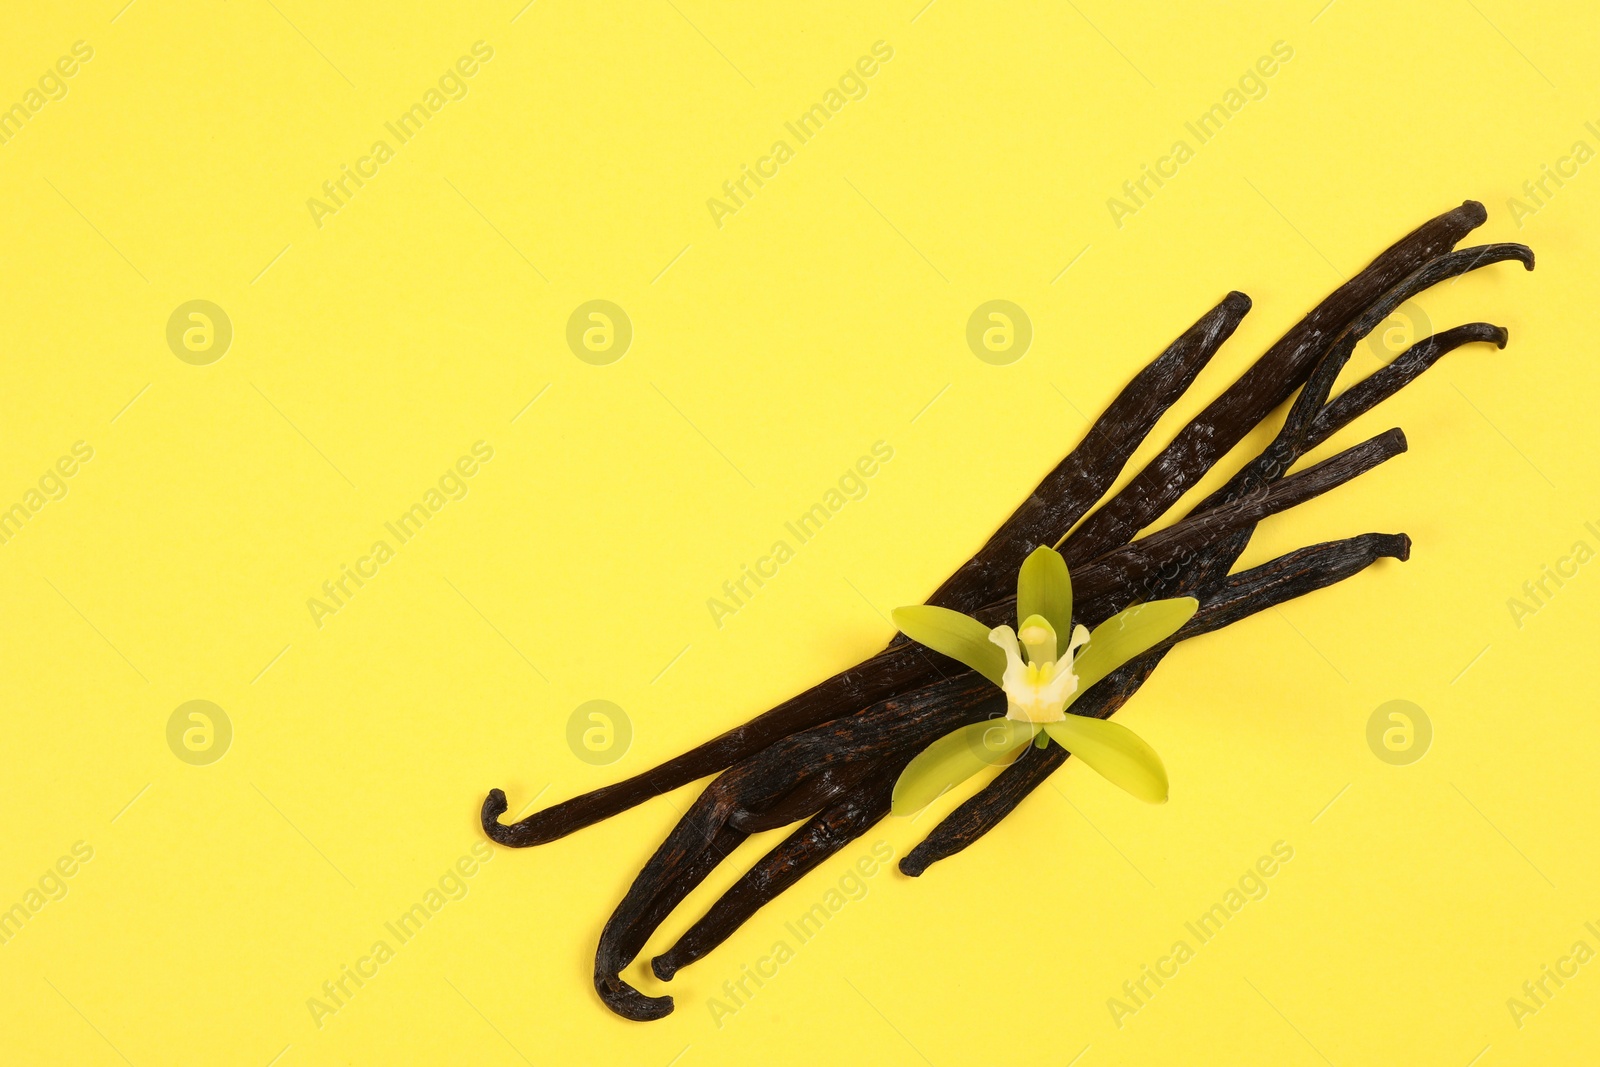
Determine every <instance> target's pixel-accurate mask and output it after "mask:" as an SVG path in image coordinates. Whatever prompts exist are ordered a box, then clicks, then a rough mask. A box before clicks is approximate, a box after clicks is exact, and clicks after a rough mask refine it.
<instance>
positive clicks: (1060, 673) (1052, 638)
mask: <svg viewBox="0 0 1600 1067" xmlns="http://www.w3.org/2000/svg"><path fill="white" fill-rule="evenodd" d="M989 640H990V641H992V642H994V643H995V644H997V645H999V646H1000V648H1001V649H1003V650H1004V651H1005V654H1006V673H1005V676H1004V678H1003V679H1002V680H1001V682H1000V688H1001V689H1003V690H1005V694H1006V718H1008V719H1015V720H1017V721H1019V722H1061V721H1062V720H1063V719H1065V718H1066V717H1067V716H1066V710H1065V709H1066V706H1067V701H1068V700H1070V699H1071V698H1072V694H1074V693H1076V692H1077V691H1078V676H1077V674H1076V673H1074V672H1073V670H1072V659H1073V656H1074V655H1076V653H1077V652H1078V650H1079V649H1080V648H1082V647H1083V646H1084V645H1085V644H1087V643H1088V640H1089V630H1088V628H1087V627H1084V626H1082V625H1079V626H1077V627H1075V628H1074V629H1073V631H1072V641H1071V643H1070V644H1068V646H1067V649H1066V651H1065V652H1064V653H1062V654H1061V655H1060V657H1059V658H1057V654H1056V652H1057V649H1056V632H1055V629H1054V628H1053V627H1051V625H1050V623H1049V622H1047V621H1045V619H1043V618H1041V617H1040V616H1038V615H1030V616H1029V617H1028V618H1027V619H1025V620H1024V621H1023V624H1022V632H1021V633H1020V634H1019V633H1017V632H1016V631H1014V630H1012V629H1011V627H1009V626H996V627H995V628H994V629H993V630H990V631H989ZM1024 648H1026V649H1027V653H1028V655H1027V661H1026V662H1024V661H1023V656H1022V653H1023V649H1024Z"/></svg>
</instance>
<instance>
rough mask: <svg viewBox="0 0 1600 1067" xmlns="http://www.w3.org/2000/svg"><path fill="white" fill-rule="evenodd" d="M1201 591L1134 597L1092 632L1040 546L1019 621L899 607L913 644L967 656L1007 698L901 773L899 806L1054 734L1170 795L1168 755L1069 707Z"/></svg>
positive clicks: (1104, 765) (1164, 633)
mask: <svg viewBox="0 0 1600 1067" xmlns="http://www.w3.org/2000/svg"><path fill="white" fill-rule="evenodd" d="M1199 606H1200V605H1199V601H1197V600H1195V599H1194V598H1193V597H1176V598H1173V599H1170V600H1154V601H1150V602H1148V603H1144V604H1135V605H1134V606H1133V607H1131V608H1128V609H1127V610H1125V611H1121V612H1119V613H1117V614H1116V615H1113V616H1112V617H1111V618H1109V619H1107V620H1106V621H1105V622H1103V623H1101V624H1100V625H1099V626H1097V627H1095V628H1094V630H1093V631H1092V632H1091V631H1090V630H1089V629H1088V628H1087V627H1085V626H1083V625H1082V624H1079V625H1077V626H1074V625H1073V624H1072V581H1071V578H1070V577H1069V576H1068V574H1067V563H1066V560H1064V559H1062V558H1061V554H1060V553H1059V552H1056V551H1055V550H1054V549H1052V548H1046V547H1040V548H1037V549H1035V550H1034V551H1033V553H1032V554H1031V555H1030V556H1028V558H1027V559H1026V560H1024V561H1023V564H1022V569H1021V570H1020V571H1018V573H1017V628H1016V629H1015V630H1013V629H1012V628H1011V627H1010V626H996V627H994V628H993V629H991V628H989V627H987V626H985V625H984V624H983V623H981V622H979V621H978V620H977V619H974V618H972V617H970V616H967V615H963V614H961V613H960V612H958V611H951V610H949V609H948V608H937V607H930V606H927V605H919V606H915V607H905V608H897V609H896V610H895V612H894V621H895V625H896V626H898V627H899V628H900V630H901V632H902V633H904V634H905V635H906V636H907V637H910V638H911V639H912V640H914V641H918V642H921V643H922V644H924V645H927V646H928V647H929V648H931V649H933V650H934V651H936V652H942V653H944V654H945V655H947V656H950V657H951V658H953V659H957V660H960V661H961V662H962V663H965V664H966V665H967V666H969V667H971V668H972V669H973V670H975V671H977V672H978V673H979V674H982V675H983V676H984V677H986V678H988V679H989V680H990V681H992V682H994V683H995V684H996V685H998V686H999V687H1000V688H1001V690H1002V691H1004V693H1005V695H1006V715H1005V718H1003V719H988V720H985V721H983V722H980V723H974V724H972V725H971V726H966V727H963V728H962V729H960V730H957V731H955V732H954V733H951V734H947V735H945V736H944V737H942V738H940V739H939V740H938V741H935V742H934V743H933V744H931V745H929V746H928V747H927V748H926V749H924V750H923V751H922V752H921V753H920V754H919V755H918V756H917V757H916V758H915V759H913V760H912V761H911V762H910V764H908V765H907V767H906V769H905V771H904V772H902V773H901V775H900V778H899V780H898V781H897V782H896V783H895V787H894V800H893V810H894V813H895V814H896V815H909V814H911V813H913V812H915V811H918V810H920V809H921V808H922V807H923V806H925V805H926V804H928V803H929V802H930V801H932V800H933V799H934V798H935V797H937V796H939V795H940V794H941V793H943V792H945V791H946V790H948V789H951V788H953V787H954V786H957V785H959V784H961V783H962V782H963V781H965V780H966V779H968V778H970V777H971V776H972V775H974V774H977V773H978V772H979V771H981V770H983V769H985V768H986V767H992V766H996V765H999V764H1001V763H1004V762H1008V761H1009V759H1010V758H1011V757H1012V756H1013V755H1014V754H1015V753H1017V752H1018V751H1020V750H1021V749H1022V748H1023V746H1025V745H1026V744H1027V743H1028V742H1030V741H1033V742H1034V743H1036V744H1037V745H1039V747H1041V748H1043V747H1045V746H1046V745H1048V744H1049V743H1050V742H1051V741H1052V740H1054V741H1055V742H1056V743H1057V744H1059V745H1061V746H1062V747H1064V748H1066V749H1068V750H1069V751H1071V752H1072V753H1073V755H1075V756H1077V757H1078V758H1079V759H1081V760H1083V762H1084V763H1086V764H1088V765H1089V766H1090V767H1092V768H1094V769H1095V770H1096V771H1098V772H1099V773H1100V774H1102V775H1104V776H1105V777H1106V778H1107V779H1109V780H1110V781H1112V782H1113V783H1115V784H1116V785H1119V786H1121V787H1122V788H1123V789H1126V790H1127V791H1128V792H1130V793H1132V794H1133V795H1134V796H1136V797H1138V798H1140V799H1141V800H1146V801H1149V802H1151V803H1156V804H1159V803H1163V802H1164V801H1165V800H1166V799H1167V772H1166V768H1165V767H1164V766H1162V763H1161V757H1160V756H1158V755H1156V752H1155V750H1154V749H1152V748H1151V747H1150V746H1149V745H1147V744H1145V742H1144V741H1143V740H1142V739H1140V738H1139V737H1138V735H1136V734H1135V733H1134V732H1133V731H1132V730H1129V729H1128V728H1127V727H1125V726H1122V725H1121V724H1119V723H1114V722H1110V721H1108V720H1105V719H1098V718H1093V717H1090V716H1086V715H1074V714H1072V713H1071V712H1070V711H1069V710H1068V709H1069V708H1070V707H1071V705H1072V702H1073V701H1074V700H1076V699H1077V698H1078V697H1079V696H1081V695H1082V694H1083V692H1084V691H1085V690H1087V689H1088V688H1089V687H1090V686H1092V685H1094V684H1095V683H1096V682H1098V681H1100V680H1101V679H1103V678H1105V677H1106V675H1108V674H1110V673H1111V672H1112V671H1114V670H1116V669H1117V668H1118V667H1121V666H1122V665H1123V664H1124V663H1127V662H1128V661H1129V660H1131V659H1133V658H1134V657H1136V656H1139V655H1141V654H1142V653H1144V652H1147V651H1149V650H1150V649H1151V648H1154V647H1155V646H1156V645H1158V644H1160V643H1161V642H1162V641H1165V640H1166V639H1167V638H1168V637H1171V636H1172V635H1173V634H1174V633H1176V632H1177V631H1178V630H1179V629H1180V628H1181V627H1182V626H1183V624H1184V623H1186V622H1188V621H1189V619H1190V617H1191V616H1193V615H1194V613H1195V610H1196V609H1197V608H1198V607H1199Z"/></svg>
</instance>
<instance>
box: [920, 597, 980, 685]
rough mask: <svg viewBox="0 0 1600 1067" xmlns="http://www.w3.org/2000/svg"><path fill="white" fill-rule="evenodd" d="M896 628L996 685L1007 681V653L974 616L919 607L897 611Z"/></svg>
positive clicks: (925, 605) (925, 606) (922, 605)
mask: <svg viewBox="0 0 1600 1067" xmlns="http://www.w3.org/2000/svg"><path fill="white" fill-rule="evenodd" d="M894 624H895V625H896V626H898V627H899V628H900V632H901V633H903V634H905V635H906V636H907V637H909V638H911V640H913V641H919V642H921V643H922V644H924V645H927V646H928V647H929V648H931V649H933V650H934V651H935V652H943V653H944V654H945V655H947V656H949V657H950V658H951V659H956V660H960V661H961V662H962V663H965V664H966V665H967V666H969V667H971V668H972V669H973V670H975V671H977V672H978V673H979V674H981V675H983V676H984V677H985V678H987V679H989V681H991V682H993V683H994V684H995V685H999V684H1000V679H1002V678H1004V677H1005V673H1006V654H1005V652H1004V651H1002V650H1001V648H1000V646H999V645H997V644H994V643H993V642H991V641H990V640H989V628H988V627H987V626H985V625H984V624H983V623H981V622H979V621H978V620H977V619H974V618H972V617H971V616H970V615H963V614H961V612H959V611H951V610H950V609H949V608H935V607H930V606H928V605H927V604H917V605H914V606H912V607H906V608H895V609H894Z"/></svg>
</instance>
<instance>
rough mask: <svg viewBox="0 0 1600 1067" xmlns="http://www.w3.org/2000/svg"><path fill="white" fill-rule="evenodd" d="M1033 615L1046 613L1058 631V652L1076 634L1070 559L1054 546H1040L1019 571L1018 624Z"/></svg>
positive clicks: (1059, 652)
mask: <svg viewBox="0 0 1600 1067" xmlns="http://www.w3.org/2000/svg"><path fill="white" fill-rule="evenodd" d="M1030 615H1043V616H1044V617H1045V620H1046V621H1048V622H1049V623H1050V626H1051V628H1052V629H1054V630H1055V632H1056V645H1057V648H1056V655H1058V656H1059V655H1061V653H1062V652H1063V651H1064V650H1065V649H1066V647H1067V641H1068V640H1070V639H1071V637H1072V579H1071V578H1070V577H1068V576H1067V561H1066V560H1064V559H1062V558H1061V553H1059V552H1057V551H1056V550H1055V549H1053V548H1048V547H1046V546H1044V545H1040V546H1039V547H1038V548H1036V549H1034V550H1033V552H1032V553H1030V554H1029V556H1028V558H1027V559H1025V560H1023V561H1022V569H1021V570H1019V571H1017V627H1018V628H1019V629H1020V628H1021V627H1022V625H1023V624H1024V623H1025V622H1026V621H1027V619H1028V616H1030Z"/></svg>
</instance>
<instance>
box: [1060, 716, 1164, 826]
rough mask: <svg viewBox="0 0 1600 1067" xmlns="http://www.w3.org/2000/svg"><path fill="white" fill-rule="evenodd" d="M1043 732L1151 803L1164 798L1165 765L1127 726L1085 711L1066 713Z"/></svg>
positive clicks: (1159, 801)
mask: <svg viewBox="0 0 1600 1067" xmlns="http://www.w3.org/2000/svg"><path fill="white" fill-rule="evenodd" d="M1044 728H1045V732H1046V733H1048V734H1049V735H1050V736H1051V737H1053V738H1054V739H1055V740H1056V741H1058V742H1060V744H1061V747H1062V748H1064V749H1066V750H1067V751H1068V752H1071V753H1072V754H1073V755H1074V756H1077V757H1078V758H1079V759H1081V760H1083V762H1085V763H1087V764H1088V765H1089V766H1091V767H1093V768H1094V769H1095V770H1097V771H1099V772H1100V773H1101V774H1103V775H1105V777H1106V778H1107V780H1109V781H1110V782H1111V783H1112V784H1113V785H1120V786H1121V787H1122V788H1124V789H1126V790H1127V791H1128V792H1130V793H1132V794H1133V795H1134V796H1136V797H1138V798H1139V799H1140V800H1144V801H1148V802H1149V803H1151V804H1165V803H1166V802H1167V769H1166V768H1165V767H1163V766H1162V765H1161V757H1160V756H1158V755H1156V750H1155V749H1153V748H1151V747H1150V746H1149V745H1147V744H1145V742H1144V740H1143V738H1141V737H1140V736H1139V735H1138V734H1136V733H1134V732H1133V731H1132V730H1130V729H1128V728H1127V727H1126V726H1121V725H1118V724H1117V723H1114V722H1108V721H1106V720H1105V719H1091V718H1089V717H1088V716H1086V715H1068V716H1067V718H1066V721H1064V722H1047V723H1045V724H1044Z"/></svg>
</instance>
